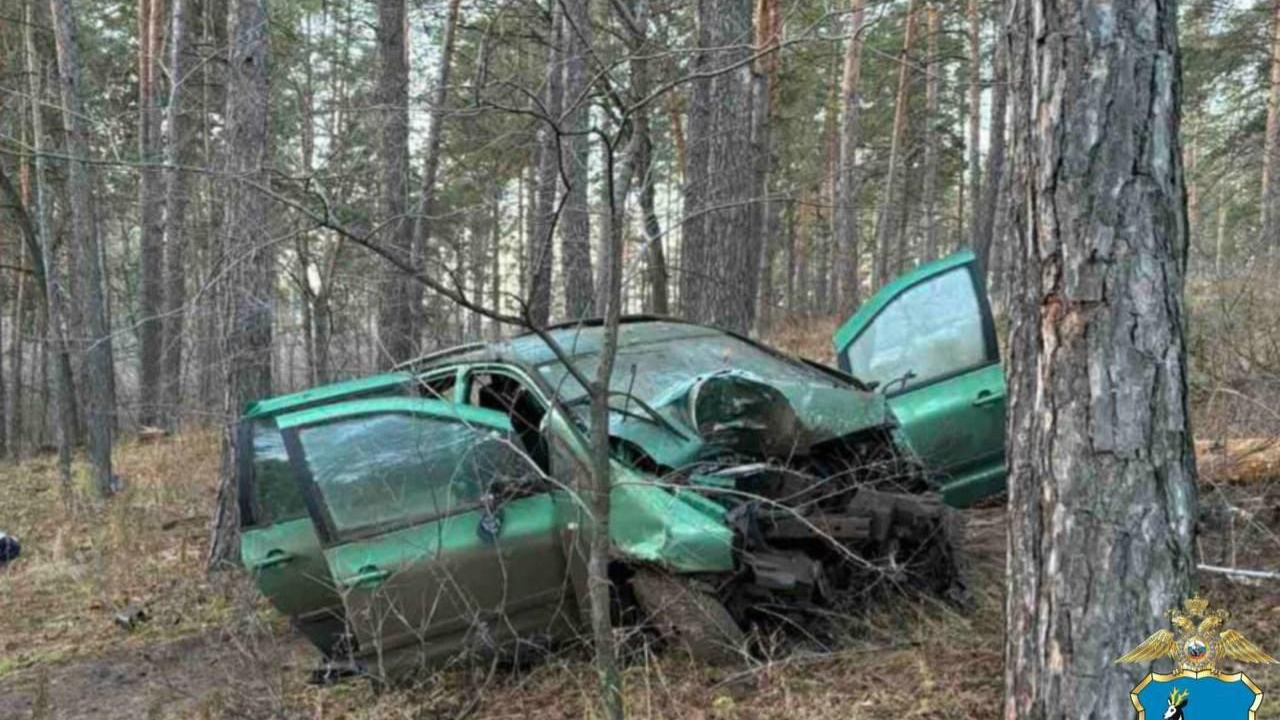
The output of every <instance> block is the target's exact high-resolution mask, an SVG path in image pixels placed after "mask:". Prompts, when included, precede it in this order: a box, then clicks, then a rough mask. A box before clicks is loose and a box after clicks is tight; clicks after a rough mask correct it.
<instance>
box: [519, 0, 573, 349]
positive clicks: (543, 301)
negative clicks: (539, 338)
mask: <svg viewBox="0 0 1280 720" xmlns="http://www.w3.org/2000/svg"><path fill="white" fill-rule="evenodd" d="M563 26H564V17H563V14H562V13H561V12H560V9H559V2H558V0H551V28H550V33H549V35H548V37H549V42H548V43H547V85H546V90H545V93H544V95H543V99H542V106H543V112H544V113H545V114H546V117H545V118H543V119H542V120H541V122H540V124H539V126H538V182H537V185H538V187H537V194H536V196H535V200H536V202H535V203H534V208H533V214H534V227H533V247H532V248H530V253H529V283H528V287H529V290H528V296H527V297H528V302H529V309H528V315H529V320H530V322H531V323H532V324H533V325H535V326H537V327H545V326H546V325H547V323H548V322H549V321H550V319H551V259H552V242H553V239H554V237H555V227H556V221H557V219H558V218H559V217H560V201H559V197H560V127H559V125H558V123H559V118H560V110H561V108H562V106H563V103H564V68H563V66H562V62H561V52H560V43H561V41H562V38H563V31H564V28H563Z"/></svg>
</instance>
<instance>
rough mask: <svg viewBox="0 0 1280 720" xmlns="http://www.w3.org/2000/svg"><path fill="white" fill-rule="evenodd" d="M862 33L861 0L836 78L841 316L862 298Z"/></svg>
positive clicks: (854, 7) (856, 1)
mask: <svg viewBox="0 0 1280 720" xmlns="http://www.w3.org/2000/svg"><path fill="white" fill-rule="evenodd" d="M864 32H866V11H865V0H851V3H850V13H849V41H848V42H847V43H846V44H845V48H844V72H843V74H842V76H841V78H840V107H841V117H840V156H839V160H838V163H837V168H836V202H835V208H834V213H835V234H836V242H837V243H838V244H839V247H840V261H839V263H838V266H839V267H838V272H839V274H840V283H839V286H840V303H839V305H838V310H839V311H840V312H841V313H852V312H853V310H854V309H855V308H857V307H858V303H859V301H860V299H861V295H862V279H861V277H860V276H859V268H858V265H859V263H858V254H859V253H860V252H862V247H861V241H860V236H861V231H862V228H861V227H860V223H861V219H860V213H859V212H858V210H859V208H858V191H859V190H860V189H861V187H862V179H861V177H860V175H859V173H858V170H859V168H858V144H859V143H860V142H861V140H862V95H861V88H862V43H863V37H862V35H863V33H864Z"/></svg>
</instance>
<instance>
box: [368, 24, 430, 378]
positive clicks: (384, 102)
mask: <svg viewBox="0 0 1280 720" xmlns="http://www.w3.org/2000/svg"><path fill="white" fill-rule="evenodd" d="M408 30H409V28H408V25H407V24H406V17H405V0H378V55H379V60H380V62H379V73H378V104H379V106H380V107H381V110H382V112H381V126H382V127H381V130H382V138H381V140H382V155H381V166H382V167H381V169H382V210H383V217H384V218H385V223H386V224H385V226H384V235H383V237H385V238H386V239H385V240H384V241H383V245H384V246H385V247H387V248H388V249H390V250H391V251H392V252H394V253H395V254H396V255H397V256H398V257H400V258H401V259H402V260H404V261H406V262H408V263H410V264H413V265H415V266H416V263H417V257H418V255H417V253H415V252H414V248H413V224H412V223H411V222H410V221H409V219H408V217H407V210H408V179H409V57H408V52H409V37H408ZM418 288H419V285H418V284H417V283H416V282H414V281H413V280H412V279H411V278H409V277H407V276H406V274H405V273H403V272H400V271H399V270H396V269H391V268H388V269H387V271H386V275H385V277H384V279H383V285H382V297H381V298H380V303H379V308H378V342H379V344H380V346H381V348H382V352H383V353H384V354H385V356H386V358H387V360H388V361H389V362H390V363H392V364H394V363H399V362H404V361H405V360H408V359H410V358H412V357H413V356H414V354H415V353H416V352H417V351H418V341H417V338H418V315H419V312H418V307H417V306H418V305H419V304H420V300H421V294H420V292H419V291H418ZM415 301H418V302H415Z"/></svg>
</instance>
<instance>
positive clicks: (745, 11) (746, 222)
mask: <svg viewBox="0 0 1280 720" xmlns="http://www.w3.org/2000/svg"><path fill="white" fill-rule="evenodd" d="M715 5H716V8H715V13H714V15H713V19H712V22H713V27H714V29H713V35H712V43H713V45H712V47H716V48H721V50H719V51H717V53H716V55H715V58H716V61H715V66H716V67H718V68H725V69H724V70H723V71H721V72H718V73H717V74H716V76H715V80H714V83H713V87H712V97H714V98H715V103H714V113H713V117H712V132H711V136H710V138H709V143H708V145H709V147H708V148H707V150H708V157H707V168H708V175H709V180H710V183H709V188H708V190H709V192H708V194H707V205H708V209H707V213H706V220H707V225H706V241H707V243H708V244H709V247H711V248H714V251H713V252H714V254H713V255H712V256H711V257H709V258H704V259H706V260H708V262H706V264H705V265H701V266H695V267H694V268H692V269H693V270H694V271H702V272H704V273H706V274H708V275H709V276H710V279H709V282H707V283H706V284H707V285H708V286H709V287H708V288H707V290H709V291H710V292H711V298H712V302H711V321H712V322H713V323H714V324H716V325H718V326H720V327H722V328H725V329H727V330H733V331H736V332H740V333H743V334H746V333H748V332H750V331H751V328H752V326H753V325H754V323H755V311H756V290H757V289H758V283H759V278H758V276H757V273H758V272H759V270H760V227H759V225H758V224H756V223H753V219H754V218H755V217H756V212H755V208H754V206H755V204H756V203H757V202H759V200H760V199H759V198H758V197H757V196H756V190H757V188H756V184H755V181H754V179H755V172H754V170H755V168H754V165H755V158H754V157H753V155H752V149H753V148H752V143H751V126H752V101H751V67H750V64H749V63H747V62H746V61H747V59H748V58H749V57H750V55H751V38H752V36H753V27H752V17H751V14H752V13H751V11H752V4H751V0H722V1H721V2H717V3H715ZM728 68H733V69H728ZM712 258H714V261H711V259H712ZM685 269H686V270H688V269H690V268H688V266H687V265H686V266H685Z"/></svg>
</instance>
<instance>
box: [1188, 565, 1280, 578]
mask: <svg viewBox="0 0 1280 720" xmlns="http://www.w3.org/2000/svg"><path fill="white" fill-rule="evenodd" d="M1196 568H1197V569H1198V570H1200V572H1207V573H1217V574H1219V575H1227V576H1231V577H1243V578H1252V579H1254V580H1280V572H1272V571H1270V570H1243V569H1241V568H1231V567H1222V566H1220V565H1197V566H1196Z"/></svg>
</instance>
